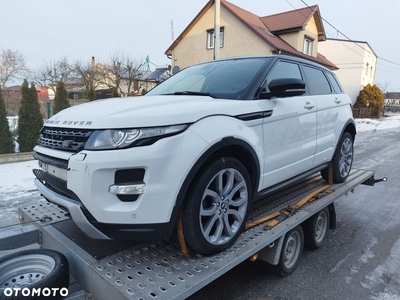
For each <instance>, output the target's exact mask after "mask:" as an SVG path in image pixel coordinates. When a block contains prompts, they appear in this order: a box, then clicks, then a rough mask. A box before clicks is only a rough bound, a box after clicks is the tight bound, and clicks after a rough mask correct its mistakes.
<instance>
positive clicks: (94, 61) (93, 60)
mask: <svg viewBox="0 0 400 300" xmlns="http://www.w3.org/2000/svg"><path fill="white" fill-rule="evenodd" d="M95 65H96V60H95V59H94V56H92V69H93V68H94V66H95Z"/></svg>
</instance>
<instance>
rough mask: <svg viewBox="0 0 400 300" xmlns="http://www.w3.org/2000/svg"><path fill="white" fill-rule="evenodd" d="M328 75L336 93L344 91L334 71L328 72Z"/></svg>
mask: <svg viewBox="0 0 400 300" xmlns="http://www.w3.org/2000/svg"><path fill="white" fill-rule="evenodd" d="M326 75H328V78H329V81H330V82H331V83H332V87H333V89H334V90H335V92H336V93H342V92H343V91H342V88H341V87H340V85H339V83H338V81H337V79H336V76H334V75H333V74H332V73H329V72H327V73H326Z"/></svg>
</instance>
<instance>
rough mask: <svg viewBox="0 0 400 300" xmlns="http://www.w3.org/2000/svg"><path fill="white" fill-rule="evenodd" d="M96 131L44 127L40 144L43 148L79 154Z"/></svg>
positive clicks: (39, 140)
mask: <svg viewBox="0 0 400 300" xmlns="http://www.w3.org/2000/svg"><path fill="white" fill-rule="evenodd" d="M93 132H94V131H93V130H89V129H69V128H68V129H67V128H53V127H44V128H43V129H42V130H41V131H40V136H39V139H38V144H39V145H40V146H43V147H47V148H52V149H60V150H64V151H71V152H79V151H81V150H83V148H84V147H85V144H86V142H87V141H88V139H89V137H90V136H91V135H92V133H93Z"/></svg>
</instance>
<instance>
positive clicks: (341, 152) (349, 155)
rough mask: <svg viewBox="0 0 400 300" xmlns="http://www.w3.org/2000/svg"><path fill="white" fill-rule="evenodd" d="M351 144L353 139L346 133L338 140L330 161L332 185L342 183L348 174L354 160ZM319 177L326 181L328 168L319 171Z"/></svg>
mask: <svg viewBox="0 0 400 300" xmlns="http://www.w3.org/2000/svg"><path fill="white" fill-rule="evenodd" d="M353 142H354V141H353V137H352V136H351V134H350V133H348V132H344V133H343V135H342V136H341V138H340V140H339V143H338V147H337V148H336V151H335V154H334V155H333V157H332V161H331V164H332V172H333V182H334V183H342V182H344V181H345V180H346V179H347V177H348V176H349V174H350V170H351V166H352V165H353V159H354V147H353ZM321 176H322V178H323V179H325V180H326V181H328V179H329V178H328V168H326V169H324V170H322V171H321Z"/></svg>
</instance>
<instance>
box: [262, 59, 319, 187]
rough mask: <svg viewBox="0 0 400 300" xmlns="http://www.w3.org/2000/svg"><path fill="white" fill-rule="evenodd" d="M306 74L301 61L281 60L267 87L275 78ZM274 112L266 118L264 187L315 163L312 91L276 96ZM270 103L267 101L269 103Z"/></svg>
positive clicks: (294, 174)
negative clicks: (301, 67)
mask: <svg viewBox="0 0 400 300" xmlns="http://www.w3.org/2000/svg"><path fill="white" fill-rule="evenodd" d="M280 78H297V79H302V80H304V78H303V75H302V73H301V70H300V66H299V64H297V63H295V62H291V61H282V60H281V61H278V62H277V63H276V64H275V65H274V66H273V68H272V70H271V71H270V72H269V73H268V75H267V77H266V80H265V82H264V84H263V87H264V88H265V89H267V91H268V83H269V82H271V80H273V79H280ZM265 101H269V103H268V106H270V105H271V104H273V105H272V107H273V112H272V115H271V116H270V117H266V118H265V119H264V124H263V137H264V172H263V177H264V178H263V182H264V187H269V186H272V185H274V184H277V183H280V182H282V181H284V180H286V179H289V178H291V177H294V176H296V175H298V174H301V173H303V172H305V171H307V170H309V169H310V168H311V167H312V164H313V160H314V154H315V149H316V111H317V109H316V103H315V100H314V97H312V96H308V95H301V96H294V97H286V98H272V99H269V100H265ZM265 105H266V104H265Z"/></svg>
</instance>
